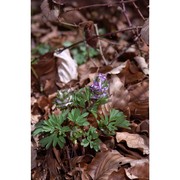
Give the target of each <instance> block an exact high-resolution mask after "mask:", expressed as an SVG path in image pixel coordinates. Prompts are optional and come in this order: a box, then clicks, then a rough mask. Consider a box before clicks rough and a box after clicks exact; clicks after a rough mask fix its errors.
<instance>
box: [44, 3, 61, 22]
mask: <svg viewBox="0 0 180 180" xmlns="http://www.w3.org/2000/svg"><path fill="white" fill-rule="evenodd" d="M41 11H42V14H43V16H44V17H46V18H47V20H49V21H52V22H57V21H58V16H59V13H60V11H59V9H57V8H56V7H55V6H54V4H53V3H52V2H51V1H49V0H44V1H43V2H42V4H41Z"/></svg>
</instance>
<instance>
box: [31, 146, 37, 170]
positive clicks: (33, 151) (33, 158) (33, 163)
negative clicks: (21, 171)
mask: <svg viewBox="0 0 180 180" xmlns="http://www.w3.org/2000/svg"><path fill="white" fill-rule="evenodd" d="M36 157H37V150H36V149H35V148H34V147H33V145H32V143H31V169H34V168H35V167H36V165H37V163H36Z"/></svg>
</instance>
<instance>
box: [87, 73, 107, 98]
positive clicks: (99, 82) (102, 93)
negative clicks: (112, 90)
mask: <svg viewBox="0 0 180 180" xmlns="http://www.w3.org/2000/svg"><path fill="white" fill-rule="evenodd" d="M90 90H91V92H92V94H93V96H92V99H99V98H106V97H108V82H107V78H106V75H105V74H101V73H100V74H98V76H97V77H96V79H95V80H94V82H93V84H92V85H91V86H90Z"/></svg>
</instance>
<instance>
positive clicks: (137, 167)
mask: <svg viewBox="0 0 180 180" xmlns="http://www.w3.org/2000/svg"><path fill="white" fill-rule="evenodd" d="M130 164H131V167H130V168H128V169H125V172H126V175H127V176H128V178H130V179H140V180H146V179H149V160H148V159H140V160H134V161H132V162H130Z"/></svg>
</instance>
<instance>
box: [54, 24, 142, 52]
mask: <svg viewBox="0 0 180 180" xmlns="http://www.w3.org/2000/svg"><path fill="white" fill-rule="evenodd" d="M141 28H142V26H135V27H128V28H125V29H120V30H118V31H114V32H110V33H106V34H101V35H98V36H97V35H96V36H93V37H92V39H93V38H100V37H106V36H111V35H113V34H118V33H120V32H124V31H130V30H132V29H141ZM84 41H85V40H81V41H78V42H76V43H74V44H72V45H70V46H67V47H64V48H62V49H58V50H56V53H61V52H63V51H64V50H66V49H71V48H73V47H74V46H76V45H78V44H80V43H83V42H84Z"/></svg>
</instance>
